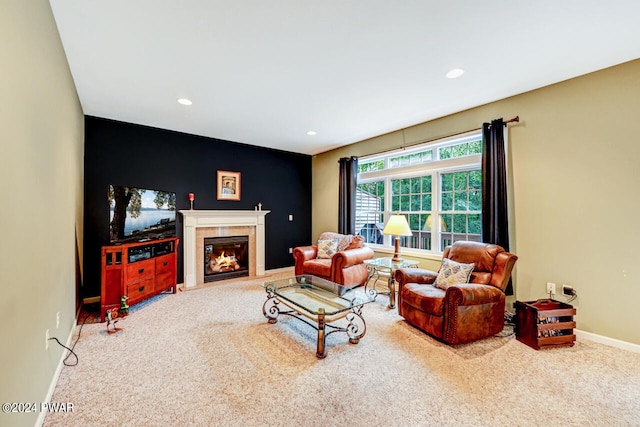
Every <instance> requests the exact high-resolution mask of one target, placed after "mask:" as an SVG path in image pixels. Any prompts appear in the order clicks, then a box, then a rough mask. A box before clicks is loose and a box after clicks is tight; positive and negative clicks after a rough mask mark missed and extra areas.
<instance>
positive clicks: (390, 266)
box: [364, 258, 418, 308]
mask: <svg viewBox="0 0 640 427" xmlns="http://www.w3.org/2000/svg"><path fill="white" fill-rule="evenodd" d="M364 263H365V264H366V265H367V270H368V271H369V277H368V278H367V281H366V282H365V284H364V290H365V292H367V287H368V286H369V282H370V281H371V279H373V278H374V277H375V281H374V282H373V286H371V289H369V291H368V292H369V293H370V294H371V295H373V296H374V297H375V296H377V295H378V294H382V295H389V306H388V307H389V308H395V306H396V280H395V279H394V277H393V273H394V272H395V271H396V270H397V269H399V268H416V267H417V266H418V261H411V260H403V261H401V262H393V261H391V258H373V259H368V260H365V261H364ZM382 278H386V279H387V286H388V287H389V290H388V291H383V292H378V290H377V289H376V283H377V282H378V280H380V279H382Z"/></svg>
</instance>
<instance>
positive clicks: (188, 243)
mask: <svg viewBox="0 0 640 427" xmlns="http://www.w3.org/2000/svg"><path fill="white" fill-rule="evenodd" d="M269 212H270V211H263V210H254V211H249V210H228V211H211V210H196V209H194V210H181V211H180V214H181V215H182V216H183V238H184V245H183V248H184V287H185V289H187V288H191V287H195V286H200V285H202V284H204V283H205V282H204V274H203V273H204V255H203V253H204V239H205V238H209V237H231V236H249V248H250V249H249V257H248V258H249V277H252V276H263V275H264V274H265V265H264V258H265V217H266V215H267V214H268V213H269Z"/></svg>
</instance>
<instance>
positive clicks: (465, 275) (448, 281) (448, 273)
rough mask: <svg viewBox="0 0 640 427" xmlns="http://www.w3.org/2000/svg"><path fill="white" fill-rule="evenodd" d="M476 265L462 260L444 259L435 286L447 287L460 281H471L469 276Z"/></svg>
mask: <svg viewBox="0 0 640 427" xmlns="http://www.w3.org/2000/svg"><path fill="white" fill-rule="evenodd" d="M475 266H476V265H475V264H473V263H471V264H462V263H460V262H455V261H451V260H450V259H449V258H443V259H442V266H441V267H440V272H439V273H438V277H436V282H435V287H436V288H440V289H447V288H448V287H449V286H451V285H455V284H458V283H469V277H471V272H472V271H473V269H474V267H475Z"/></svg>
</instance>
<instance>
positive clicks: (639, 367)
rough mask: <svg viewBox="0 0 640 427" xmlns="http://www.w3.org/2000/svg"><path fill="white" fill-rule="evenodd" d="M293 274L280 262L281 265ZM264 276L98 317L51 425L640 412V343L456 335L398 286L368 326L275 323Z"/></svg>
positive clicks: (568, 422) (597, 417)
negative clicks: (437, 327)
mask: <svg viewBox="0 0 640 427" xmlns="http://www.w3.org/2000/svg"><path fill="white" fill-rule="evenodd" d="M280 276H281V275H280ZM261 283H262V279H259V280H244V281H242V280H236V281H234V282H231V283H225V284H217V285H213V286H210V287H206V288H202V289H198V290H192V291H186V292H179V293H177V294H176V295H160V296H157V297H154V298H152V299H151V300H149V301H147V302H145V303H143V304H140V305H138V306H136V307H134V308H133V309H132V311H131V314H130V316H129V317H127V318H125V319H124V320H122V321H121V322H120V323H119V326H122V327H124V330H123V331H121V332H119V333H117V334H114V335H108V334H107V333H106V332H105V324H87V325H85V326H84V328H83V329H82V334H81V338H80V340H79V341H78V343H77V345H76V347H75V351H76V353H77V354H78V356H79V359H80V361H79V364H78V365H77V366H75V367H65V368H64V369H63V371H62V374H61V376H60V379H59V381H58V385H57V387H56V389H55V392H54V394H53V397H52V400H51V401H52V402H72V403H73V405H74V412H73V413H66V414H65V413H55V414H54V413H52V414H49V415H47V418H46V419H45V426H81V425H82V426H99V425H118V426H300V425H305V426H306V425H315V426H319V425H323V426H346V425H351V426H437V425H442V426H533V425H545V426H603V425H608V426H631V425H637V426H640V355H639V354H636V353H631V352H626V351H623V350H618V349H614V348H612V347H608V346H604V345H601V344H597V343H593V342H590V341H582V340H579V341H578V342H577V343H576V345H575V346H574V347H567V348H559V349H547V350H541V351H536V350H533V349H531V348H529V347H527V346H525V345H524V344H522V343H520V342H519V341H517V340H515V338H514V337H513V336H509V337H502V338H500V337H494V338H490V339H487V340H484V341H481V342H477V343H473V344H468V345H465V346H461V347H458V348H452V347H449V346H446V345H444V344H441V343H439V342H437V341H435V340H434V339H432V338H430V337H428V336H427V335H425V334H423V333H422V332H420V331H418V330H416V329H414V328H413V327H411V326H409V325H407V324H406V323H405V322H404V321H403V320H402V318H401V317H399V316H398V314H397V312H396V311H395V310H389V309H387V308H386V306H387V303H388V298H387V297H384V296H380V297H378V301H376V302H374V303H371V304H368V305H366V306H365V307H364V310H363V315H364V318H365V320H366V321H367V333H366V336H365V337H364V338H363V339H362V340H361V341H360V343H359V344H357V345H353V344H349V343H348V340H347V337H346V335H344V334H339V333H336V334H332V335H330V336H329V337H328V338H327V358H326V359H323V360H320V359H317V358H316V357H315V348H316V331H315V330H314V329H312V328H311V327H309V326H308V325H305V324H304V323H302V322H300V321H298V320H297V319H293V318H290V317H289V316H280V317H279V321H278V322H277V323H276V324H268V323H267V321H266V319H265V318H264V317H263V315H262V305H263V303H264V301H265V299H266V294H265V292H264V290H263V289H262V287H261V286H260V284H261Z"/></svg>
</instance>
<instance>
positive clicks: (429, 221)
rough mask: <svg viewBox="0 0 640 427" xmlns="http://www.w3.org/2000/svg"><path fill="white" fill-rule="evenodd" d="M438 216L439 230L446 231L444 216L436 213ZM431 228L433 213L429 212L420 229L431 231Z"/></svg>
mask: <svg viewBox="0 0 640 427" xmlns="http://www.w3.org/2000/svg"><path fill="white" fill-rule="evenodd" d="M438 217H439V218H440V231H447V225H446V224H445V222H444V218H442V216H440V215H438ZM432 228H433V215H431V214H430V215H429V216H428V217H427V220H426V221H425V223H424V228H423V229H422V231H431V229H432Z"/></svg>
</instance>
